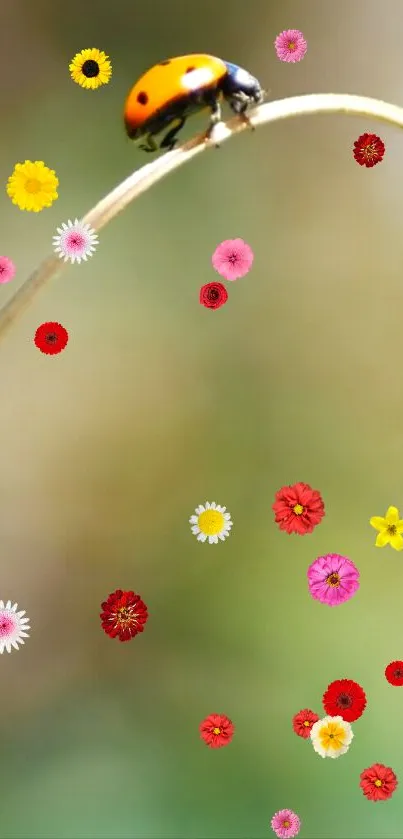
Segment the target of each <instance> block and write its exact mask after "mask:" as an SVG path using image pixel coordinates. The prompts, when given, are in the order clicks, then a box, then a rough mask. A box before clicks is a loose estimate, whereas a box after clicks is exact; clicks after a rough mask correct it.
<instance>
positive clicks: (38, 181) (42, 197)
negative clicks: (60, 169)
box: [6, 160, 59, 213]
mask: <svg viewBox="0 0 403 839" xmlns="http://www.w3.org/2000/svg"><path fill="white" fill-rule="evenodd" d="M58 186H59V180H58V178H57V177H56V173H55V172H54V170H53V169H48V167H47V166H45V164H44V162H43V160H35V163H33V162H32V160H26V161H25V163H17V164H16V165H15V168H14V172H13V174H12V175H11V176H10V177H9V179H8V182H7V187H6V189H7V195H8V196H9V197H10V198H11V200H12V202H13V204H16V205H17V207H19V208H20V210H28V211H29V212H32V213H39V212H40V211H41V210H43V209H44V207H51V206H52V204H53V202H54V201H56V199H57V198H58V197H59V196H58V194H57V187H58Z"/></svg>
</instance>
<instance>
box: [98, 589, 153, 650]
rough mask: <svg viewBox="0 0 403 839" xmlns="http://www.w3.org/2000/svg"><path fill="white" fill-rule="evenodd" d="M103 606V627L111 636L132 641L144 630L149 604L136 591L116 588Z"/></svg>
mask: <svg viewBox="0 0 403 839" xmlns="http://www.w3.org/2000/svg"><path fill="white" fill-rule="evenodd" d="M101 608H102V612H101V614H100V618H101V624H102V629H103V630H104V632H105V633H106V635H109V637H110V638H119V641H130V639H131V638H134V637H135V635H137V634H138V633H139V632H143V630H144V627H145V624H146V623H147V618H148V612H147V606H146V604H145V603H144V601H143V600H142V599H141V597H140V595H139V594H135V593H134V591H122V589H121V588H118V589H116V591H114V592H113V593H112V594H110V595H109V597H108V599H107V600H105V602H104V603H102V604H101Z"/></svg>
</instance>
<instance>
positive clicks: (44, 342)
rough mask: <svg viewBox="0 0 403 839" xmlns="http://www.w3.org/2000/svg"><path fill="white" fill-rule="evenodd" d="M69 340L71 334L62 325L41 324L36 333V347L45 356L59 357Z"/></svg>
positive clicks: (52, 322) (54, 323) (53, 323)
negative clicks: (58, 354)
mask: <svg viewBox="0 0 403 839" xmlns="http://www.w3.org/2000/svg"><path fill="white" fill-rule="evenodd" d="M68 340H69V333H68V332H67V329H65V328H64V326H62V325H61V323H56V322H54V321H48V322H47V323H41V325H40V326H38V329H37V330H36V332H35V338H34V341H35V345H36V346H37V347H38V350H40V351H41V352H43V353H45V355H57V353H59V352H61V351H62V350H64V348H65V346H66V345H67V341H68Z"/></svg>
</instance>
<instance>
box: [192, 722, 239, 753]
mask: <svg viewBox="0 0 403 839" xmlns="http://www.w3.org/2000/svg"><path fill="white" fill-rule="evenodd" d="M199 730H200V736H201V738H202V740H204V742H205V743H206V745H207V746H210V748H211V749H219V748H220V746H227V745H228V743H230V742H231V740H232V738H233V736H234V731H235V728H234V726H233V724H232V722H231V720H230V719H228V717H226V716H225V714H210V716H209V717H206V719H205V720H203V722H201V723H200V726H199Z"/></svg>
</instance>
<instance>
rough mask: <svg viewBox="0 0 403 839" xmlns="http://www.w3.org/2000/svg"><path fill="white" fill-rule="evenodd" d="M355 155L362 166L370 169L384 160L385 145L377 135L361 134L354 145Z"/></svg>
mask: <svg viewBox="0 0 403 839" xmlns="http://www.w3.org/2000/svg"><path fill="white" fill-rule="evenodd" d="M353 154H354V157H355V159H356V161H357V163H359V164H360V166H367V168H369V169H370V168H371V167H372V166H375V165H376V164H377V163H380V161H381V160H382V158H383V156H384V154H385V145H384V143H383V142H382V140H381V138H380V137H377V135H376V134H361V137H359V138H358V140H356V141H355V143H354V151H353Z"/></svg>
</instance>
